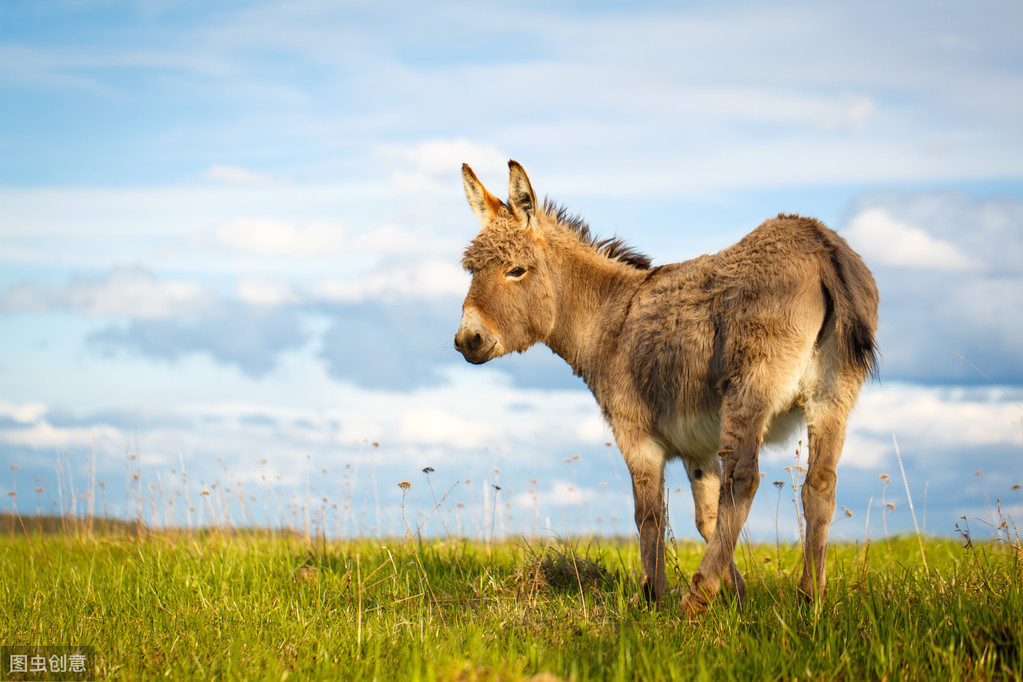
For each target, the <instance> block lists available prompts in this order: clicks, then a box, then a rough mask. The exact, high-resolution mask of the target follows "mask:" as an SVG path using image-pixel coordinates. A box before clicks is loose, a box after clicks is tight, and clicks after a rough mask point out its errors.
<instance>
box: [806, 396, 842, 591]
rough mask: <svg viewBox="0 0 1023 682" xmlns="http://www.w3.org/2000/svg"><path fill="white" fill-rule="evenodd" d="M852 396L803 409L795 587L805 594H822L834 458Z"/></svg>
mask: <svg viewBox="0 0 1023 682" xmlns="http://www.w3.org/2000/svg"><path fill="white" fill-rule="evenodd" d="M854 400H855V395H853V396H852V400H849V401H848V402H845V401H834V402H829V403H827V404H823V405H814V406H812V407H811V408H810V409H808V410H807V415H806V416H807V435H808V440H809V447H810V461H809V463H808V464H807V471H806V481H805V482H804V483H803V493H802V498H803V513H804V515H805V516H806V544H805V545H804V547H803V576H802V578H800V580H799V591H800V592H802V593H803V595H805V596H806V597H807V598H809V599H811V600H813V599H819V598H820V597H821V596H823V594H824V584H825V575H824V566H825V563H826V561H827V549H828V530H829V529H830V527H831V519H832V516H834V513H835V484H836V482H837V468H838V458H839V456H840V455H841V454H842V443H843V441H844V440H845V424H846V418H847V417H848V414H849V409H850V408H849V407H847V405H850V406H851V404H852V402H853V401H854Z"/></svg>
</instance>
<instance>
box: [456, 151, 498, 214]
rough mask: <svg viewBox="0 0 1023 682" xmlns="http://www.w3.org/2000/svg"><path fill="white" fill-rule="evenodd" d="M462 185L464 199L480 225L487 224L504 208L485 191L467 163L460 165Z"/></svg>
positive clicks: (495, 198)
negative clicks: (467, 201) (463, 187)
mask: <svg viewBox="0 0 1023 682" xmlns="http://www.w3.org/2000/svg"><path fill="white" fill-rule="evenodd" d="M462 184H463V185H464V186H465V198H466V199H468V200H469V206H470V207H471V208H472V212H473V213H475V214H476V217H477V218H478V219H479V221H480V223H481V224H483V225H486V224H488V223H489V222H490V221H491V220H492V219H493V217H494V216H495V215H497V213H498V212H499V211H500V210H501V208H503V207H504V204H503V203H501V200H500V199H498V198H497V197H495V196H494V195H493V194H491V193H490V192H488V191H487V188H486V187H484V186H483V183H481V182H480V181H479V178H477V177H476V174H475V173H473V172H472V169H471V168H469V164H467V163H463V164H462Z"/></svg>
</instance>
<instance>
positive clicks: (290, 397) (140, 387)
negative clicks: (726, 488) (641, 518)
mask: <svg viewBox="0 0 1023 682" xmlns="http://www.w3.org/2000/svg"><path fill="white" fill-rule="evenodd" d="M1021 23H1023V10H1021V9H1020V8H1019V7H1018V4H1017V3H1009V2H981V3H979V4H978V3H973V4H970V5H964V4H962V3H952V2H938V3H934V2H928V3H918V2H905V3H889V2H862V3H855V4H848V3H794V2H782V3H772V4H771V5H763V4H761V3H748V2H726V3H715V4H713V5H705V6H692V7H687V6H676V3H631V4H630V5H629V7H627V8H625V7H624V6H622V7H619V6H618V5H617V4H614V5H612V4H606V3H563V4H558V5H556V6H555V5H554V4H553V3H529V2H527V3H516V4H515V5H514V6H511V5H496V6H493V7H487V6H481V5H480V4H479V3H455V2H438V3H431V4H430V6H429V8H424V7H422V6H420V5H413V4H404V3H393V2H372V3H370V2H365V3H361V2H326V1H318V0H309V1H301V0H299V1H290V2H276V1H271V0H266V1H242V0H237V1H228V2H221V3H207V2H192V1H189V0H184V1H181V2H171V1H158V2H153V1H147V2H142V1H139V2H129V1H125V0H66V1H55V2H47V3H39V2H30V1H24V2H23V1H20V0H7V1H6V2H4V3H3V5H2V6H0V102H2V106H0V351H2V352H0V462H2V463H3V464H4V466H3V469H2V471H0V492H4V493H9V492H17V496H16V497H14V498H12V497H10V496H7V495H5V496H4V504H5V505H7V506H6V507H5V508H10V507H11V505H13V504H14V503H16V504H17V505H18V509H19V510H20V511H23V512H28V511H34V510H35V509H36V508H37V507H38V508H41V509H44V510H49V509H56V508H59V507H60V506H61V505H64V506H65V507H69V506H70V505H71V504H72V500H74V504H75V507H76V510H78V511H81V510H82V509H83V508H86V507H87V506H88V504H89V501H88V495H89V494H90V493H92V496H93V497H92V499H93V501H92V505H93V507H94V509H95V510H96V511H104V510H107V511H109V513H112V514H121V515H123V514H126V513H128V514H134V513H137V509H138V506H139V502H140V501H141V502H142V503H143V504H142V507H143V508H144V511H145V516H146V518H147V520H148V519H150V517H151V516H152V514H153V510H154V509H155V510H156V520H157V522H158V523H162V522H168V521H171V522H174V523H189V522H191V523H198V522H214V521H225V520H230V521H232V522H236V523H245V522H263V521H267V520H269V522H271V523H274V524H290V525H293V526H303V525H304V524H305V523H306V522H307V521H306V519H307V518H308V519H309V520H310V521H309V522H310V523H315V521H316V519H317V518H320V517H322V518H325V519H326V521H325V523H326V525H327V527H328V530H331V531H332V532H336V533H339V534H352V533H363V534H367V533H373V532H381V533H401V532H403V531H404V529H405V523H406V522H408V523H409V525H411V526H415V525H417V524H418V523H420V522H422V521H424V520H425V521H426V523H427V525H426V529H427V531H428V532H433V533H444V532H455V531H460V532H464V533H476V534H480V533H489V532H491V530H493V531H494V532H506V533H526V534H532V533H534V532H536V530H537V529H538V528H539V529H542V530H543V529H546V528H547V527H548V526H549V527H550V528H551V529H552V530H551V532H554V533H559V534H562V535H563V534H564V533H566V532H568V533H576V532H582V531H597V532H605V533H628V532H631V530H632V526H631V520H630V519H631V516H632V511H631V496H630V494H629V486H628V480H627V473H626V471H625V468H624V466H623V464H622V463H621V462H620V456H619V455H618V454H617V452H616V450H615V449H614V448H613V447H609V446H607V445H606V444H605V443H606V442H607V441H609V440H610V433H609V431H608V430H607V428H606V427H604V426H603V424H602V422H601V420H600V416H599V412H598V410H597V408H596V406H595V404H594V402H593V400H592V398H591V397H590V396H589V394H588V393H587V392H586V391H585V388H584V386H583V385H582V384H581V382H580V381H579V380H578V379H576V378H575V377H573V376H572V374H571V372H570V371H569V369H568V368H567V367H566V366H564V364H563V363H562V362H561V361H560V360H559V359H558V358H556V357H554V356H552V354H551V353H550V352H549V351H548V350H547V349H545V348H543V347H538V348H534V349H532V350H530V351H529V352H527V353H526V354H524V355H521V356H515V357H511V358H504V359H501V360H499V361H495V362H493V363H491V364H489V365H487V366H485V367H471V366H469V365H467V364H466V363H465V362H464V361H463V360H462V359H461V357H460V356H459V355H458V354H457V353H456V352H455V351H454V350H453V348H452V344H451V339H452V337H453V334H454V331H455V329H456V327H457V324H458V319H459V315H460V305H461V298H462V296H463V295H464V292H465V290H466V288H467V286H468V278H467V276H466V275H465V274H464V273H463V272H462V271H461V270H460V268H459V266H458V261H459V258H460V253H461V249H462V248H463V246H464V244H465V243H466V242H467V241H468V240H469V239H471V238H472V236H473V235H474V233H475V231H476V228H477V225H476V222H475V219H474V217H473V216H472V213H471V211H470V210H469V209H468V207H467V206H466V204H465V200H464V196H463V194H462V188H461V180H460V174H459V169H460V165H461V163H462V162H468V163H469V164H470V165H471V166H472V167H473V168H474V169H475V170H476V172H477V174H478V175H479V176H480V177H481V179H482V180H483V181H484V183H486V184H487V185H488V186H489V187H490V188H491V189H492V190H493V191H494V192H495V193H498V194H503V188H504V187H505V185H506V182H507V167H506V163H507V160H508V159H509V158H515V159H517V160H518V161H520V162H522V163H523V164H524V165H525V167H526V169H527V171H528V172H529V173H530V177H531V179H532V182H533V185H534V187H535V188H536V189H537V191H538V192H539V193H540V194H549V195H550V196H552V197H553V198H555V199H557V200H558V201H559V202H561V203H564V204H566V205H568V206H569V207H570V208H571V209H572V210H573V211H575V212H578V213H580V214H581V215H583V216H584V217H585V218H586V219H587V220H588V221H589V223H590V224H591V226H592V228H593V230H594V231H595V232H596V233H598V234H601V235H606V236H611V235H618V236H620V237H623V238H625V239H626V240H627V241H629V242H630V243H631V244H633V245H635V246H636V247H637V248H638V249H640V250H641V251H644V252H646V253H649V254H650V255H651V256H652V257H653V258H654V261H655V263H666V262H672V261H677V260H681V259H685V258H691V257H694V256H697V255H699V254H701V253H706V252H712V251H716V250H718V249H720V248H723V247H725V246H727V245H729V244H731V243H733V242H734V241H735V240H737V239H738V238H739V237H741V236H742V235H743V234H745V233H746V232H748V231H749V230H751V229H752V228H753V227H755V226H756V225H757V224H759V222H760V221H762V220H763V219H765V218H767V217H770V216H772V215H774V214H777V213H778V212H781V211H785V212H799V213H804V214H809V215H814V216H816V217H818V218H821V219H823V220H824V221H826V222H827V223H828V224H830V225H831V226H832V227H834V228H835V229H837V230H838V231H839V232H840V233H842V234H843V235H845V236H846V238H847V239H848V240H849V241H850V243H851V244H852V245H853V246H854V248H856V249H857V250H859V251H860V252H861V253H862V254H863V256H864V258H865V259H866V261H867V262H868V264H869V265H870V266H871V268H872V270H873V271H874V273H875V275H876V277H877V280H878V283H879V286H880V289H881V297H882V309H881V329H880V341H881V346H882V353H883V357H884V359H883V365H882V368H881V372H880V376H879V379H878V380H877V381H875V382H873V383H871V384H870V385H869V386H868V387H867V388H866V389H865V391H864V393H863V396H862V399H861V402H860V405H859V407H858V409H857V411H856V413H855V414H854V417H853V419H852V421H851V423H850V431H849V438H848V442H847V445H846V450H845V454H844V457H843V460H842V464H841V468H840V475H839V500H838V502H839V504H840V505H843V506H845V507H847V508H848V509H849V510H851V511H852V513H853V517H852V518H851V519H850V518H842V519H839V520H838V521H836V523H835V527H834V530H833V532H834V534H835V535H836V536H837V537H847V538H856V539H860V538H863V537H865V536H870V537H878V536H879V535H880V534H882V533H883V532H884V525H885V524H886V525H887V528H888V531H889V532H896V531H906V530H909V529H912V527H913V522H912V517H911V515H910V513H909V508H908V503H907V502H908V500H907V499H906V488H905V486H904V484H903V481H902V476H901V474H900V472H899V465H898V461H897V459H896V453H895V447H894V445H893V435H894V436H895V438H896V439H897V441H898V443H899V451H900V453H901V456H902V460H903V464H904V467H905V471H906V478H907V480H908V483H909V489H910V491H911V492H912V495H913V498H914V499H913V501H914V503H915V507H916V509H917V516H918V522H920V523H921V524H922V522H923V518H922V517H923V512H924V510H925V508H926V515H927V519H926V529H927V531H928V532H933V533H940V534H952V533H954V532H955V524H956V522H957V521H960V517H962V516H966V517H967V519H968V521H969V523H970V526H971V528H973V529H974V530H976V531H977V532H981V533H987V534H989V533H990V532H991V528H990V526H989V525H988V524H990V523H991V521H992V519H993V518H994V516H995V511H994V510H995V508H996V506H997V502H996V500H998V499H1000V500H1001V505H1002V510H1003V512H1006V513H1012V514H1013V516H1014V518H1015V519H1020V518H1021V517H1023V507H1021V495H1020V491H1019V490H1018V489H1016V490H1013V488H1012V486H1013V485H1015V484H1018V483H1023V421H1021V419H1023V407H1021V406H1020V402H1023V352H1021V351H1023V342H1021V339H1023V321H1021V316H1020V314H1019V311H1020V310H1023V126H1021V124H1020V121H1021V120H1023V45H1021V44H1020V42H1019V40H1018V27H1019V26H1020V25H1021ZM956 354H959V355H962V356H963V357H964V358H965V360H964V359H961V358H960V357H957V355H956ZM796 448H797V443H796V442H793V443H792V444H791V447H788V448H783V449H781V450H776V451H765V452H764V453H763V456H762V462H761V464H762V467H761V468H762V471H763V472H764V474H765V480H766V481H768V482H774V481H783V482H785V483H786V486H782V487H781V489H779V490H778V491H775V489H774V488H772V487H771V486H770V485H765V486H762V488H761V491H760V494H759V497H758V501H757V503H756V505H755V506H754V511H753V514H752V515H751V519H750V522H749V524H748V528H749V530H750V533H751V535H752V536H753V537H756V538H762V539H771V538H774V537H775V535H776V534H778V535H781V536H782V537H784V538H792V537H797V536H798V528H797V525H796V519H795V512H794V509H793V505H792V501H791V497H792V494H791V486H788V485H787V484H788V483H790V476H791V472H789V471H787V470H786V469H785V467H786V466H790V465H792V464H794V463H795V451H796ZM802 456H803V458H804V463H805V451H804V452H803V453H802ZM428 466H429V467H433V469H434V470H435V471H434V472H433V473H432V474H431V475H430V476H429V477H427V476H426V475H425V474H423V473H422V471H421V470H422V469H423V468H424V467H428ZM14 467H16V468H14ZM135 474H137V475H138V479H137V480H136V479H135V478H134V475H135ZM882 474H887V475H889V476H890V478H889V479H887V480H888V481H889V482H888V483H887V484H886V483H885V481H886V479H883V478H881V476H882ZM401 481H410V482H411V483H412V488H411V489H410V491H409V492H408V493H407V495H406V496H405V498H404V507H403V506H402V502H403V494H402V491H401V489H400V488H399V487H398V486H397V483H399V482H401ZM100 483H103V485H100ZM214 484H215V485H214ZM668 484H669V489H670V490H672V491H675V490H676V489H678V488H681V489H682V491H681V492H679V493H675V492H673V493H672V495H671V498H670V507H671V510H672V517H671V518H672V530H673V532H674V533H675V534H676V535H677V536H679V537H692V536H695V527H694V524H693V521H692V517H691V512H690V511H689V510H690V508H691V502H690V501H689V500H688V499H687V497H688V496H687V495H686V494H685V488H686V487H687V486H686V484H685V477H684V473H683V471H682V469H681V467H680V466H678V465H675V466H672V467H670V468H669V471H668ZM495 485H499V486H500V487H501V490H500V491H497V490H496V489H495V488H494V486H495ZM431 486H432V490H431ZM37 488H42V489H43V490H42V491H40V492H38V493H36V492H34V491H35V490H36V489H37ZM72 490H74V494H73V495H72V493H71V491H72ZM204 491H206V492H208V493H209V494H208V495H203V494H202V493H203V492H204ZM83 495H85V496H86V497H83ZM445 495H446V497H444V496H445ZM495 495H496V499H497V505H496V507H495V506H494V500H495ZM435 496H436V499H437V500H439V501H440V504H439V505H437V504H436V503H435V502H434V499H435ZM441 498H443V499H441ZM882 499H883V504H884V505H887V504H888V503H892V504H894V509H891V510H887V511H886V509H887V507H884V506H882ZM435 506H437V507H438V511H437V512H435V513H432V515H431V509H433V508H434V507H435ZM427 517H429V518H427ZM544 532H546V530H544Z"/></svg>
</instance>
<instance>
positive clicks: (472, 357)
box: [455, 329, 494, 365]
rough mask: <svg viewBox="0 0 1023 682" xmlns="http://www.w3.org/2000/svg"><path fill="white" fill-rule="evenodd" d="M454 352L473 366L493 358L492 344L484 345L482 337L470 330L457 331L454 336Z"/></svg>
mask: <svg viewBox="0 0 1023 682" xmlns="http://www.w3.org/2000/svg"><path fill="white" fill-rule="evenodd" d="M455 350H457V351H458V352H459V353H461V354H462V355H463V356H464V357H465V359H466V360H468V361H469V362H471V363H472V364H474V365H481V364H483V363H484V362H486V361H487V360H489V359H490V358H491V357H493V350H494V344H493V343H491V344H489V345H484V340H483V335H482V334H481V333H479V332H478V331H474V330H471V329H465V330H463V329H459V330H458V333H457V334H455Z"/></svg>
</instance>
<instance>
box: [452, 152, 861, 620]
mask: <svg viewBox="0 0 1023 682" xmlns="http://www.w3.org/2000/svg"><path fill="white" fill-rule="evenodd" d="M508 165H509V168H510V171H511V177H510V180H509V186H508V188H509V196H510V198H509V200H508V202H507V203H504V202H502V201H500V200H499V199H497V198H496V197H495V196H494V195H492V194H491V193H490V192H488V191H487V190H486V189H485V188H484V187H483V185H482V184H481V183H480V181H479V180H478V179H477V178H476V176H475V174H473V172H472V170H471V169H470V168H469V167H468V166H462V178H463V181H464V184H465V193H466V196H467V197H468V199H469V205H470V206H471V207H472V210H473V212H474V213H475V214H476V216H477V218H479V220H480V222H481V223H482V229H481V230H480V232H479V234H478V235H477V236H476V238H475V239H474V240H473V241H472V243H471V244H470V245H469V247H468V248H467V249H466V250H465V256H464V258H463V260H462V263H463V265H464V266H465V267H466V269H468V270H469V271H470V272H471V273H472V284H471V286H470V288H469V293H468V295H467V296H466V298H465V303H464V304H463V306H462V323H461V326H460V327H459V330H458V333H457V334H456V336H455V347H456V348H457V349H458V350H459V351H460V352H461V353H462V354H463V355H464V356H465V358H466V360H468V361H469V362H472V363H477V364H478V363H483V362H486V361H488V360H490V359H492V358H495V357H497V356H499V355H503V354H505V353H508V352H511V351H520V352H521V351H524V350H526V349H527V348H529V347H530V346H532V345H533V344H535V343H545V344H547V345H548V346H549V347H550V348H551V350H553V351H554V352H555V353H557V354H558V355H560V356H561V357H563V358H564V359H565V360H566V361H567V362H568V363H569V364H570V365H571V366H572V369H573V370H575V373H576V374H578V375H579V376H581V377H582V378H583V379H584V380H585V381H586V384H587V386H589V387H590V390H591V391H593V395H594V397H596V399H597V402H598V403H599V404H600V408H601V410H602V411H603V413H604V417H605V418H606V419H607V421H608V423H609V424H610V425H611V428H612V430H613V431H614V435H615V440H616V441H617V443H618V447H619V448H620V449H621V451H622V454H623V455H624V457H625V462H626V464H627V465H628V468H629V473H630V474H631V476H632V489H633V495H634V498H635V507H636V525H637V526H638V528H639V538H640V552H641V556H642V564H643V572H642V583H641V584H642V587H643V593H644V594H645V596H646V597H647V598H648V599H650V600H652V601H654V602H660V600H661V596H662V595H663V593H664V587H665V578H664V530H665V529H664V465H665V462H666V461H667V460H668V459H672V458H676V457H677V458H680V459H681V460H682V463H683V465H684V466H685V469H686V474H687V475H688V476H689V481H690V484H691V486H692V491H693V499H694V501H695V504H696V525H697V528H698V529H699V531H700V534H701V535H703V537H704V538H705V539H706V540H707V551H706V552H705V554H704V556H703V559H702V560H701V562H700V566H699V568H698V569H697V572H696V574H695V575H694V576H693V579H692V581H691V587H690V592H689V594H687V595H685V597H684V599H683V612H684V613H686V614H698V613H702V612H703V611H704V610H705V609H706V608H707V605H708V603H709V602H710V601H711V600H712V599H713V598H714V597H715V595H717V594H718V592H719V591H720V590H721V588H722V586H724V587H728V588H731V589H732V590H734V592H735V593H736V595H737V597H738V598H739V600H740V603H741V602H742V600H743V599H744V596H745V584H744V581H743V579H742V576H741V575H739V573H738V571H737V570H736V568H735V563H734V561H733V554H734V552H735V543H736V540H737V539H738V536H739V531H740V529H741V528H742V525H743V523H745V521H746V516H747V515H748V513H749V508H750V504H751V502H752V500H753V495H754V493H756V490H757V487H758V485H759V484H760V474H759V468H758V464H757V457H758V452H759V450H760V445H761V443H762V442H763V441H764V440H765V439H771V436H772V434H774V433H775V432H777V431H778V430H779V428H780V426H781V425H782V424H783V423H785V422H791V421H792V420H791V419H787V418H788V417H793V416H795V417H800V416H801V417H804V418H805V419H806V422H807V427H808V436H809V449H810V458H809V464H808V470H807V473H806V482H805V484H804V485H803V492H802V498H803V507H804V512H805V516H806V545H805V547H804V562H803V575H802V578H801V579H800V581H799V587H800V589H801V591H802V592H803V593H804V594H806V595H807V596H809V597H811V598H814V597H818V596H819V595H821V594H822V593H823V590H824V562H825V556H826V554H825V549H826V547H827V539H828V527H829V524H830V522H831V517H832V515H833V513H834V510H835V480H836V478H835V471H836V466H837V463H838V458H839V455H840V454H841V450H842V442H843V440H844V438H845V424H846V418H847V417H848V415H849V411H850V410H851V409H852V407H853V404H854V403H855V402H856V397H857V395H858V393H859V390H860V386H861V385H862V383H863V382H864V380H865V379H866V378H867V377H868V375H869V374H870V373H871V371H872V370H873V368H874V365H875V355H876V350H875V344H874V330H875V328H876V325H877V301H878V297H877V288H876V286H875V285H874V279H873V277H872V276H871V274H870V271H869V270H868V269H867V267H866V265H864V264H863V261H862V260H861V259H860V257H859V256H858V255H856V253H855V252H854V251H853V250H852V249H850V248H849V245H848V244H846V243H845V240H843V239H842V238H841V237H839V236H838V235H837V234H835V233H834V232H832V231H831V230H830V229H828V228H827V227H825V226H824V225H822V224H821V223H819V222H817V221H816V220H813V219H810V218H801V217H799V216H794V215H779V216H778V217H777V218H774V219H772V220H768V221H766V222H764V223H763V224H762V225H760V227H758V228H757V229H755V230H754V231H753V232H751V233H750V234H748V235H747V236H746V237H745V238H743V239H742V241H740V242H739V243H738V244H736V245H734V246H731V247H729V248H727V249H725V250H724V251H721V252H720V253H717V254H715V255H709V256H700V257H699V258H695V259H693V260H690V261H686V262H684V263H675V264H672V265H662V266H658V267H651V265H650V261H649V259H647V258H646V257H644V256H642V255H640V254H638V253H636V252H635V251H633V250H631V249H630V248H628V247H626V246H625V245H623V244H622V243H621V242H618V241H610V240H609V241H603V242H597V241H595V240H594V239H592V238H591V237H590V234H589V230H588V228H587V227H586V226H585V225H584V224H583V223H582V221H580V220H578V219H576V218H569V217H568V216H567V215H566V214H565V212H564V211H563V210H561V209H559V208H557V207H556V206H554V205H553V204H550V203H548V202H545V203H544V205H543V206H538V204H537V202H536V196H535V194H534V192H533V188H532V186H531V185H530V183H529V179H528V178H527V177H526V173H525V171H524V170H523V168H522V166H520V165H519V164H518V163H516V162H514V161H511V162H509V164H508Z"/></svg>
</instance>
